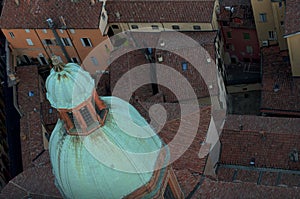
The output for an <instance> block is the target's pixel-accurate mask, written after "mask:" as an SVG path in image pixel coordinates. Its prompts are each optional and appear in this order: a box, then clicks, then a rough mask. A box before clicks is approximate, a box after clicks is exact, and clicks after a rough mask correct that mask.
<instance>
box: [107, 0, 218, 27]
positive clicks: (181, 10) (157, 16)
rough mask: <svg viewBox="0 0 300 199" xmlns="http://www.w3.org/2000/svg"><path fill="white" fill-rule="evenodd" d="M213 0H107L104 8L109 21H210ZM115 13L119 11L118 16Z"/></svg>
mask: <svg viewBox="0 0 300 199" xmlns="http://www.w3.org/2000/svg"><path fill="white" fill-rule="evenodd" d="M214 2H215V1H214V0H181V1H178V0H177V1H170V0H164V1H157V0H147V1H141V0H136V1H128V0H125V1H119V0H109V1H107V3H106V10H107V13H108V20H109V22H110V23H115V22H116V23H117V22H128V23H132V22H144V23H149V22H178V23H180V22H181V23H186V22H197V23H210V22H211V20H212V15H213V8H214ZM116 13H119V15H120V17H119V18H118V16H117V14H116Z"/></svg>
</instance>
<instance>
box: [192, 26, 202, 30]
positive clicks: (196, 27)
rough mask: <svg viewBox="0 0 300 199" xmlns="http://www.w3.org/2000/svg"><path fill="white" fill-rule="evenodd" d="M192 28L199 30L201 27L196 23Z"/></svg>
mask: <svg viewBox="0 0 300 199" xmlns="http://www.w3.org/2000/svg"><path fill="white" fill-rule="evenodd" d="M193 28H194V30H201V27H200V26H198V25H194V26H193Z"/></svg>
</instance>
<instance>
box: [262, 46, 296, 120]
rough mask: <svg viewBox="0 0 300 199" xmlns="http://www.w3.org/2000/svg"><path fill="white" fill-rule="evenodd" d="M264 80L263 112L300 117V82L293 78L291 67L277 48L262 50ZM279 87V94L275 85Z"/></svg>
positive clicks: (283, 53)
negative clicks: (275, 89)
mask: <svg viewBox="0 0 300 199" xmlns="http://www.w3.org/2000/svg"><path fill="white" fill-rule="evenodd" d="M262 53H263V78H262V85H263V88H262V98H261V112H265V113H271V114H272V113H275V114H281V115H298V116H300V80H299V79H298V78H293V77H292V72H291V66H290V65H289V63H288V62H287V61H284V58H286V57H287V55H286V52H280V51H279V48H278V47H277V46H271V47H268V48H263V49H262ZM276 84H277V85H278V86H279V90H278V91H277V92H275V91H274V86H275V85H276Z"/></svg>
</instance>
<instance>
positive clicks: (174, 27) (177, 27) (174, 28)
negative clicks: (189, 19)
mask: <svg viewBox="0 0 300 199" xmlns="http://www.w3.org/2000/svg"><path fill="white" fill-rule="evenodd" d="M172 29H173V30H180V27H179V26H178V25H173V26H172Z"/></svg>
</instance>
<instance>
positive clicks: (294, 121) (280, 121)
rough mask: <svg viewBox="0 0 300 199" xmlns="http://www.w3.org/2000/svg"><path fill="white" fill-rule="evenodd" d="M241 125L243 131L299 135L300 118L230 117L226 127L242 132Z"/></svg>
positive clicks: (226, 128)
mask: <svg viewBox="0 0 300 199" xmlns="http://www.w3.org/2000/svg"><path fill="white" fill-rule="evenodd" d="M240 124H242V125H243V131H252V132H259V131H265V132H267V133H288V134H290V133H297V134H298V133H299V129H300V119H299V118H281V117H261V116H255V115H228V117H227V119H226V123H225V125H224V129H225V130H235V131H239V130H240V126H239V125H240Z"/></svg>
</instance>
